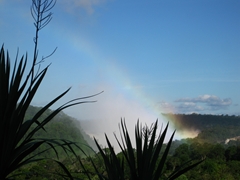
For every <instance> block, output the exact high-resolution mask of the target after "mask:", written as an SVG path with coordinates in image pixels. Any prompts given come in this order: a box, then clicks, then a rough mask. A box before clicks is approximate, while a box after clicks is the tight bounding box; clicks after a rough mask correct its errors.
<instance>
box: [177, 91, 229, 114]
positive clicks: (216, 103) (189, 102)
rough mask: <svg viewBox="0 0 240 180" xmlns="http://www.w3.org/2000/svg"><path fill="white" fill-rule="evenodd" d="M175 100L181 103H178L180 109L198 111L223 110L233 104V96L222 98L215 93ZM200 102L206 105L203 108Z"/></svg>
mask: <svg viewBox="0 0 240 180" xmlns="http://www.w3.org/2000/svg"><path fill="white" fill-rule="evenodd" d="M175 102H177V103H181V104H180V105H178V107H179V108H180V109H185V110H187V109H191V107H192V109H193V110H196V111H202V110H204V109H205V110H206V109H207V110H213V111H215V110H222V109H226V108H228V107H229V106H230V105H232V100H231V98H225V99H221V98H219V97H218V96H215V95H209V94H205V95H201V96H199V97H197V98H180V99H177V100H176V101H175ZM199 104H202V105H204V106H206V107H205V108H203V107H202V106H199Z"/></svg>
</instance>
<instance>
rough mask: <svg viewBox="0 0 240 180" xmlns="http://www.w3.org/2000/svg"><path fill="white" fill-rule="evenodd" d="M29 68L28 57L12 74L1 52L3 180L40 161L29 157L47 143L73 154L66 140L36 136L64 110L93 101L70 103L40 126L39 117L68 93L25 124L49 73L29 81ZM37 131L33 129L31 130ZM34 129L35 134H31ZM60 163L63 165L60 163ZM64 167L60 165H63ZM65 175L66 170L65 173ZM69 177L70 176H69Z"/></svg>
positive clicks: (0, 153)
mask: <svg viewBox="0 0 240 180" xmlns="http://www.w3.org/2000/svg"><path fill="white" fill-rule="evenodd" d="M26 64H27V56H26V57H25V58H24V56H22V58H21V59H20V61H19V62H17V58H16V60H15V64H14V67H13V70H12V69H11V66H10V58H9V55H8V53H7V55H5V52H4V48H3V47H2V48H1V51H0V79H1V81H0V102H1V103H0V143H1V148H0V171H1V173H0V179H5V178H6V177H8V176H9V174H11V173H12V172H13V171H14V170H16V169H17V168H19V167H21V166H23V165H25V164H28V163H31V162H33V161H37V160H41V159H35V158H36V155H34V156H31V157H28V155H29V154H31V153H32V152H33V151H35V150H36V149H37V148H38V147H39V146H41V145H42V144H44V143H46V144H48V145H49V146H50V148H51V149H53V150H54V151H55V153H56V155H58V154H57V151H56V149H55V147H56V146H59V147H61V148H63V149H64V151H65V152H67V151H70V152H73V153H74V151H73V149H72V145H74V146H77V144H76V143H74V142H68V141H65V140H54V139H35V138H34V134H35V133H36V132H37V131H38V130H40V129H44V126H45V125H46V124H47V123H48V122H49V121H51V120H52V118H53V117H54V116H55V115H57V114H58V113H59V112H60V111H62V110H63V109H65V108H67V107H70V106H73V105H76V104H81V103H86V102H94V101H85V100H84V99H87V98H90V97H93V96H94V95H93V96H88V97H83V98H78V99H74V100H71V101H69V102H67V103H65V104H63V105H62V106H60V107H59V108H57V109H56V110H55V111H52V113H51V114H50V115H48V116H47V117H46V118H45V119H44V120H42V121H41V122H40V121H39V117H40V116H41V115H42V114H43V113H44V112H45V111H46V110H47V109H48V108H49V107H50V106H51V105H53V104H54V103H55V102H57V101H58V100H59V99H61V98H62V97H63V96H64V95H65V94H66V93H67V92H68V91H69V89H68V90H66V91H65V92H63V93H62V94H60V95H59V96H57V97H56V98H55V99H53V100H52V101H51V102H49V103H48V104H47V105H46V106H44V107H43V108H42V109H40V110H39V111H38V112H37V113H36V114H35V116H34V117H32V119H28V120H24V117H25V113H26V111H27V108H28V107H29V105H30V103H31V101H32V99H33V97H34V96H35V94H36V92H37V90H38V88H39V86H40V84H41V82H42V80H43V79H44V77H45V74H46V72H47V70H48V68H49V67H48V66H47V67H46V68H44V69H43V70H42V71H40V72H39V73H38V74H37V75H36V76H35V77H34V78H33V79H31V78H30V76H31V74H32V69H31V70H30V71H29V72H28V73H27V75H26V77H24V75H25V71H26ZM30 127H34V128H30ZM30 129H32V130H30ZM59 163H60V162H59ZM60 164H61V163H60ZM64 170H65V171H66V168H65V169H64ZM66 173H68V175H69V172H66Z"/></svg>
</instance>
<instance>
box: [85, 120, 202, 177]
mask: <svg viewBox="0 0 240 180" xmlns="http://www.w3.org/2000/svg"><path fill="white" fill-rule="evenodd" d="M157 127H158V121H156V122H155V123H154V124H153V125H152V126H151V127H150V128H149V127H147V126H145V127H142V125H140V124H139V121H138V122H137V124H136V126H135V141H136V142H135V148H134V146H133V144H132V141H131V139H130V136H129V133H128V130H127V126H126V123H125V121H123V120H121V124H120V129H121V141H120V140H119V139H118V138H117V136H116V135H115V138H116V140H117V143H118V145H119V147H120V149H121V154H123V156H121V157H119V156H118V155H117V154H116V153H115V151H114V148H113V146H112V145H111V143H110V141H109V139H108V137H107V135H105V137H106V141H107V147H108V149H109V151H108V152H107V153H106V151H104V150H103V149H102V148H101V146H100V145H99V143H98V142H97V141H96V139H95V143H96V145H97V147H98V150H99V153H100V155H101V157H102V158H103V160H104V166H105V174H104V173H103V172H100V171H99V169H98V167H97V166H96V165H95V163H94V161H93V160H91V162H92V164H93V166H94V169H95V171H96V173H97V174H98V177H99V179H101V180H104V179H109V180H116V179H119V180H125V179H131V180H146V179H148V180H158V179H160V178H162V179H169V180H170V179H176V178H177V177H179V176H180V175H182V174H184V173H185V172H187V171H188V170H190V169H192V168H193V167H195V166H197V165H198V164H199V163H201V162H202V161H198V162H197V163H192V161H189V162H187V163H186V164H184V165H183V166H182V167H181V168H179V169H177V170H175V171H174V172H172V173H171V174H170V175H168V176H166V175H165V174H164V171H163V170H164V165H165V162H166V160H167V156H168V152H169V149H170V146H171V143H172V140H173V137H174V134H175V131H174V132H173V134H172V136H171V137H170V140H169V141H168V143H167V145H166V147H163V145H164V140H165V137H166V134H167V129H168V124H167V126H166V127H165V129H164V130H163V132H162V133H161V132H160V133H159V134H157ZM82 166H84V165H83V164H82ZM126 166H127V167H126ZM126 168H127V169H129V172H125V171H126Z"/></svg>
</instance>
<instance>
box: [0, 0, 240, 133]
mask: <svg viewBox="0 0 240 180" xmlns="http://www.w3.org/2000/svg"><path fill="white" fill-rule="evenodd" d="M30 5H31V1H30V0H29V1H26V0H16V1H14V2H13V1H9V0H0V17H1V20H0V41H1V43H4V47H5V48H6V49H8V50H9V52H10V56H11V57H12V59H14V58H15V55H16V51H17V48H19V50H20V54H25V53H26V52H28V56H29V58H31V57H32V52H33V37H34V31H35V29H34V26H33V19H32V17H31V14H30ZM239 9H240V1H238V0H232V1H226V0H194V1H192V0H181V1H179V0H152V1H146V0H139V1H126V0H121V1H119V0H58V1H57V4H56V6H55V7H54V9H52V12H53V19H52V21H51V22H50V24H49V25H48V26H47V27H46V28H44V29H42V30H41V31H40V42H39V57H42V56H47V55H48V54H50V53H51V52H52V51H53V50H54V49H55V47H57V48H58V49H57V51H56V52H55V54H54V55H53V56H51V57H50V58H48V59H47V60H46V61H45V63H44V64H43V65H42V66H45V65H48V64H49V63H52V64H51V67H50V69H49V72H48V74H47V76H46V79H45V81H44V83H43V84H42V86H41V88H40V89H39V92H38V94H37V96H36V98H35V99H34V102H33V105H37V106H43V105H44V104H46V103H47V102H48V101H50V100H51V99H52V98H54V97H55V96H56V95H58V94H60V93H61V92H63V91H64V90H65V89H67V88H68V87H72V89H71V91H70V92H69V93H68V95H66V97H64V98H63V99H62V100H61V101H60V102H59V103H58V104H57V105H61V104H62V103H64V102H66V101H67V100H70V99H73V98H76V97H81V96H87V95H92V94H95V93H98V92H101V91H104V93H102V94H101V95H99V96H97V97H95V98H93V100H97V103H94V104H85V105H81V106H76V107H73V108H70V109H68V110H66V113H68V114H69V115H71V116H74V117H75V118H77V119H82V120H88V122H90V120H92V121H98V122H101V123H100V124H102V125H103V126H104V127H98V129H101V128H102V131H107V130H108V129H109V127H112V126H114V125H115V124H116V122H119V121H120V118H121V117H123V118H126V120H127V121H128V123H130V124H131V123H132V124H134V123H135V122H136V120H137V119H138V118H139V119H140V120H142V121H143V122H153V121H155V120H156V119H157V118H159V119H162V117H161V113H164V112H173V113H193V112H195V113H201V114H231V115H232V114H235V115H239V114H240V108H239V103H240V96H239V93H240V92H239V89H240V71H239V70H240V69H239V67H240V50H239V47H240V11H239ZM56 107H57V106H56ZM53 108H55V107H53ZM163 121H164V120H163ZM164 122H166V121H164ZM115 126H116V125H115ZM90 131H91V130H90V129H89V132H90ZM96 131H97V130H96V129H95V130H92V134H94V132H95V134H96ZM102 131H100V130H99V133H101V132H102ZM111 131H115V130H112V129H111ZM90 133H91V132H90Z"/></svg>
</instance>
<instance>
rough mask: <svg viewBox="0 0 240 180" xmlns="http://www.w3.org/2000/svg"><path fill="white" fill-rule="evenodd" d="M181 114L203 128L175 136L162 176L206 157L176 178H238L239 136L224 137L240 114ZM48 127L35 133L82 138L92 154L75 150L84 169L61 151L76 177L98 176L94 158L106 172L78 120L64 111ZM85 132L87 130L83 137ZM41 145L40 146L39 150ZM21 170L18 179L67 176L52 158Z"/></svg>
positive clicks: (236, 131) (51, 155)
mask: <svg viewBox="0 0 240 180" xmlns="http://www.w3.org/2000/svg"><path fill="white" fill-rule="evenodd" d="M38 109H39V108H38V107H33V106H30V108H29V109H28V111H27V114H26V118H27V117H30V116H31V115H32V114H34V113H35V112H36V111H37V110H38ZM50 111H51V110H48V111H47V112H46V114H43V116H47V114H48V113H50ZM165 115H166V114H165ZM170 115H171V116H173V114H168V116H170ZM174 116H176V117H175V118H176V119H178V118H179V117H177V116H179V115H176V114H175V115H174ZM180 116H181V121H182V122H185V123H186V124H190V123H188V122H194V125H196V126H195V128H198V129H201V132H200V133H199V134H198V136H197V137H195V138H187V139H181V140H174V141H173V142H172V144H171V148H170V150H169V153H168V156H167V160H166V162H165V164H164V168H163V174H164V176H163V177H162V178H160V179H167V177H168V175H169V174H171V172H173V171H174V170H176V169H178V168H180V167H181V166H183V165H184V164H185V163H187V162H189V161H193V162H197V161H200V160H201V159H204V161H203V162H201V163H200V164H199V165H197V166H196V167H194V168H193V169H191V170H189V171H188V172H186V173H184V174H182V175H181V176H179V177H178V178H176V179H178V180H187V179H199V180H202V179H204V180H208V179H209V180H210V179H228V180H233V179H238V178H239V177H240V140H238V139H236V140H229V142H228V143H225V140H226V139H230V138H231V137H235V136H238V135H239V133H240V132H239V129H240V128H239V120H240V119H239V117H238V116H227V115H226V116H219V115H201V114H192V115H184V114H181V115H180ZM190 125H191V124H190ZM46 130H47V133H46V132H44V131H42V132H39V133H38V134H36V136H38V137H44V138H49V137H51V138H64V139H68V140H71V141H75V142H79V144H80V147H81V148H82V149H83V150H84V151H85V152H87V153H88V155H89V156H85V155H84V154H83V153H82V152H81V151H79V149H78V151H76V152H77V153H78V156H79V157H81V162H82V163H83V165H84V167H85V168H86V169H85V170H84V169H83V168H82V165H81V164H80V163H79V161H78V159H77V158H76V157H74V156H72V157H67V156H66V155H65V154H64V152H61V151H60V157H64V158H62V159H61V161H62V162H63V163H64V164H65V166H66V167H67V168H68V169H69V171H70V172H71V173H72V174H73V176H74V177H75V178H76V179H88V176H87V175H86V172H85V173H84V171H87V172H89V173H88V174H90V178H91V179H99V177H98V175H97V173H96V171H95V169H94V166H93V164H92V162H91V161H94V165H96V168H98V169H99V170H100V171H101V173H102V174H105V173H106V170H105V164H104V159H103V157H102V156H101V154H100V152H99V151H97V150H96V146H95V147H91V148H89V147H88V146H89V145H88V142H90V143H92V142H93V141H94V140H93V139H92V138H91V137H89V136H88V135H87V134H85V132H84V130H82V129H81V124H80V122H79V121H77V120H76V119H74V118H72V117H70V116H68V115H66V114H65V113H63V112H61V113H60V114H59V115H58V116H56V117H55V118H54V119H53V121H52V122H50V123H49V124H48V125H47V126H46ZM82 134H85V135H84V137H83V135H82ZM45 148H46V147H44V146H43V147H41V149H45ZM165 148H166V144H164V147H163V149H165ZM41 149H39V151H40V150H41ZM93 149H95V150H93ZM103 149H104V151H105V152H106V154H110V150H109V148H107V147H105V148H103ZM76 150H77V149H76ZM163 151H164V150H162V151H161V153H160V155H159V160H160V157H161V155H162V153H163ZM41 156H44V157H48V158H55V155H54V153H53V152H51V151H50V152H46V153H43V154H42V155H41ZM122 156H123V154H122V152H119V153H118V154H117V157H122ZM125 163H126V162H125ZM124 167H125V168H126V169H125V172H126V174H125V179H129V176H128V173H129V169H128V166H127V165H126V166H124ZM20 172H27V173H25V174H24V175H21V176H17V177H16V178H15V179H19V180H20V179H36V180H37V179H44V178H45V179H64V177H62V176H60V174H61V173H63V170H62V169H61V168H60V167H59V166H58V165H57V164H56V163H55V162H52V161H50V160H44V161H40V162H36V163H33V164H31V165H27V166H25V167H22V168H21V169H19V170H18V171H16V172H15V173H17V174H18V173H20Z"/></svg>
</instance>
